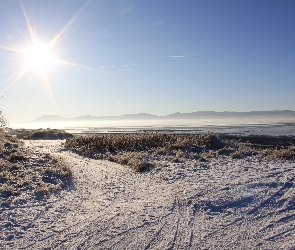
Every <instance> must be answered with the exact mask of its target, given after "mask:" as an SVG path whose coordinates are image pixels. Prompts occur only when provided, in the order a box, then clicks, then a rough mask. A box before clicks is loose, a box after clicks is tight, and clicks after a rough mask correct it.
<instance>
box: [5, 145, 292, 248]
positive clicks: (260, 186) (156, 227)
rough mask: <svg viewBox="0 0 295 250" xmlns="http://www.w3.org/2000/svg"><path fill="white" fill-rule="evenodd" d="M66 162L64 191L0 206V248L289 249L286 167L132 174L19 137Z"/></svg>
mask: <svg viewBox="0 0 295 250" xmlns="http://www.w3.org/2000/svg"><path fill="white" fill-rule="evenodd" d="M26 144H27V146H29V147H30V148H32V149H33V150H35V151H42V152H50V153H52V154H55V155H58V156H61V157H62V158H63V159H64V160H65V161H66V162H67V163H68V164H70V165H71V167H72V168H73V172H74V180H73V184H72V185H71V187H69V190H64V191H62V192H61V193H60V194H58V195H52V196H51V197H50V198H48V199H47V200H46V201H34V202H32V203H27V204H26V205H23V206H18V207H13V208H1V222H0V223H1V224H0V226H1V237H0V249H205V248H206V249H217V248H218V249H232V248H234V249H239V248H243V249H249V248H252V249H253V248H255V249H294V248H295V240H294V237H293V236H294V233H295V223H294V220H295V188H294V184H295V181H294V176H295V175H294V174H295V163H294V162H265V161H262V160H259V159H254V158H247V159H246V160H245V159H241V160H230V159H224V160H217V159H212V160H210V161H208V162H205V163H202V164H201V165H199V164H197V163H196V162H190V163H186V164H182V163H179V164H177V163H173V164H172V163H171V164H169V165H167V166H166V167H163V168H162V169H154V170H152V171H151V172H147V173H142V174H139V173H134V172H132V171H131V170H130V169H129V168H128V167H124V166H121V165H118V164H115V163H110V162H105V161H100V160H92V159H88V158H84V157H82V156H79V155H77V154H73V153H70V152H68V151H65V150H64V149H63V148H62V146H61V141H27V142H26Z"/></svg>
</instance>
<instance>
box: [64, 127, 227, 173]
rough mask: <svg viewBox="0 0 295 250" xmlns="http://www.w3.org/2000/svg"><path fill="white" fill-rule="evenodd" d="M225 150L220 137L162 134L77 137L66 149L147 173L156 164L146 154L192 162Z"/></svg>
mask: <svg viewBox="0 0 295 250" xmlns="http://www.w3.org/2000/svg"><path fill="white" fill-rule="evenodd" d="M223 146H224V143H223V141H222V140H221V139H220V138H219V136H218V135H215V134H212V133H208V134H198V135H177V134H161V133H142V134H104V135H91V136H89V135H88V136H75V137H74V138H71V139H67V140H66V142H65V147H66V148H67V149H69V150H72V151H74V152H76V153H79V154H83V155H86V156H89V157H92V158H96V159H107V160H111V161H115V162H117V163H120V164H124V165H128V166H130V167H131V168H133V169H134V170H136V171H140V172H141V171H143V170H146V169H147V168H149V167H151V166H152V165H153V163H152V162H151V161H149V159H148V157H142V153H144V152H149V153H150V155H155V156H157V155H158V156H168V158H169V161H172V162H180V161H181V159H184V158H187V159H189V158H190V157H189V155H190V154H198V153H201V152H204V151H208V150H214V149H215V150H218V149H220V148H222V147H223Z"/></svg>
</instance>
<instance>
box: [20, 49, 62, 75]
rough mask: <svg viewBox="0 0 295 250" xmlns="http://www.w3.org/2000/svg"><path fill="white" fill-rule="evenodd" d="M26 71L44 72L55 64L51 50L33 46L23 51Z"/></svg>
mask: <svg viewBox="0 0 295 250" xmlns="http://www.w3.org/2000/svg"><path fill="white" fill-rule="evenodd" d="M24 54H25V56H26V67H27V69H34V70H38V71H41V70H46V69H48V68H49V67H50V66H52V65H53V64H55V63H56V61H57V60H56V59H55V58H54V56H53V54H52V52H51V49H50V48H49V46H46V45H39V44H35V45H33V46H29V47H27V48H26V49H25V51H24Z"/></svg>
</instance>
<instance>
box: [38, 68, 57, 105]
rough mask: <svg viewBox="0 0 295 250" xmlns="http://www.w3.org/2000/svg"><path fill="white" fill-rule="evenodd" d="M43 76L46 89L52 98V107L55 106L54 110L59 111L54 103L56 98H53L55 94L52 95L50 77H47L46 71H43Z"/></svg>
mask: <svg viewBox="0 0 295 250" xmlns="http://www.w3.org/2000/svg"><path fill="white" fill-rule="evenodd" d="M41 76H42V78H43V80H44V82H45V85H46V88H47V90H48V92H49V96H50V99H51V102H52V105H53V107H54V109H55V110H57V107H56V103H55V101H54V97H53V93H52V89H51V85H50V82H49V79H48V76H47V74H46V71H45V70H42V71H41Z"/></svg>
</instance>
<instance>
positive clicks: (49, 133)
mask: <svg viewBox="0 0 295 250" xmlns="http://www.w3.org/2000/svg"><path fill="white" fill-rule="evenodd" d="M12 133H13V134H15V135H16V137H17V138H19V139H24V140H40V139H41V140H58V139H59V140H63V139H67V138H71V137H73V135H72V134H70V133H67V132H65V131H64V130H60V129H49V128H48V129H15V130H13V131H12Z"/></svg>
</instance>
